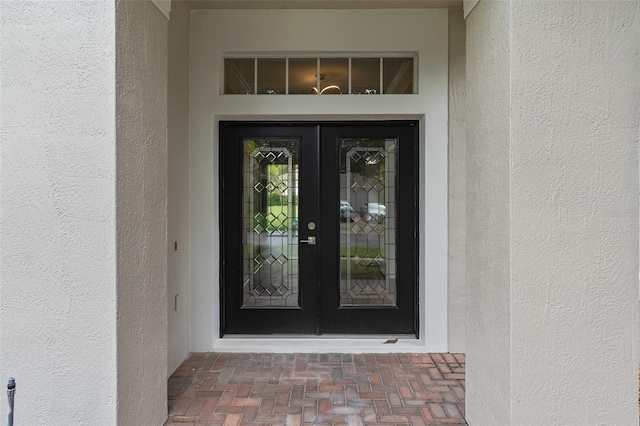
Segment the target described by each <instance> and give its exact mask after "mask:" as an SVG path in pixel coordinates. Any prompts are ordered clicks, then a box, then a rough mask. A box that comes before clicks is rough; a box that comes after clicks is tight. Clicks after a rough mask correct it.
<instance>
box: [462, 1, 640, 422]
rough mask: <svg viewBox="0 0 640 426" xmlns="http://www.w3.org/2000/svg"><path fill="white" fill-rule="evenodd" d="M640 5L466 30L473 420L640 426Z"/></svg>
mask: <svg viewBox="0 0 640 426" xmlns="http://www.w3.org/2000/svg"><path fill="white" fill-rule="evenodd" d="M639 69H640V5H639V4H638V3H637V2H624V1H621V2H582V1H564V2H530V1H514V2H507V1H481V2H480V3H479V4H478V6H477V7H476V8H475V9H474V10H473V11H472V12H471V14H470V15H469V17H468V20H467V100H468V113H469V117H468V127H467V130H468V141H469V144H468V146H467V148H468V157H467V159H468V162H469V173H468V179H467V182H468V187H467V189H468V198H467V202H468V208H467V213H468V217H467V221H468V222H467V223H468V227H467V229H468V233H467V291H468V293H467V296H468V298H469V299H468V300H469V301H472V303H469V311H468V312H469V317H468V323H469V329H468V330H469V332H468V340H467V389H466V390H467V396H466V401H467V405H466V414H467V420H468V421H469V424H472V425H475V424H478V425H484V424H514V425H529V424H558V425H586V424H624V425H627V424H637V423H638V411H637V395H638V382H637V355H638V340H637V333H638V323H637V311H636V310H637V298H638V281H637V280H638V125H639V123H638V121H639V119H638V111H639V106H640V77H639V74H638V70H639Z"/></svg>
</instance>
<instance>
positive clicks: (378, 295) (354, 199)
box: [340, 139, 397, 306]
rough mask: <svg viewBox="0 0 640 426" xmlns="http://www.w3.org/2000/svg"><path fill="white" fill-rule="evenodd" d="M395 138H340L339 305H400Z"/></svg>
mask: <svg viewBox="0 0 640 426" xmlns="http://www.w3.org/2000/svg"><path fill="white" fill-rule="evenodd" d="M396 147H397V145H396V139H343V140H341V141H340V306H362V305H367V306H395V305H396V300H397V292H396V201H395V200H396V195H395V181H396V176H395V170H396Z"/></svg>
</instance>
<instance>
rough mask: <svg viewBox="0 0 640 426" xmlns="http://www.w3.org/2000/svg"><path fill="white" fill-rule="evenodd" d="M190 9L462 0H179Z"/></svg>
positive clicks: (446, 4) (450, 2) (453, 3)
mask: <svg viewBox="0 0 640 426" xmlns="http://www.w3.org/2000/svg"><path fill="white" fill-rule="evenodd" d="M174 1H176V0H174ZM181 1H184V2H186V3H187V4H188V5H189V7H191V8H192V9H432V8H462V0H181Z"/></svg>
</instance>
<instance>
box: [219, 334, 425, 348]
mask: <svg viewBox="0 0 640 426" xmlns="http://www.w3.org/2000/svg"><path fill="white" fill-rule="evenodd" d="M427 349H428V348H427V347H426V345H425V342H424V340H422V339H418V338H416V336H414V335H384V336H382V335H367V336H363V335H344V334H341V335H329V336H328V335H321V336H315V335H269V336H256V335H238V334H236V335H233V336H225V337H224V338H219V339H216V341H215V342H214V344H213V351H214V352H258V353H260V352H262V353H421V352H425V351H426V350H427Z"/></svg>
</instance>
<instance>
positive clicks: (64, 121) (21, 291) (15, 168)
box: [0, 0, 117, 425]
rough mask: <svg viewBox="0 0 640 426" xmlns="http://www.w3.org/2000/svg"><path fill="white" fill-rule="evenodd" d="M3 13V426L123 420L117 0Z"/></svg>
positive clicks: (14, 5)
mask: <svg viewBox="0 0 640 426" xmlns="http://www.w3.org/2000/svg"><path fill="white" fill-rule="evenodd" d="M0 16H1V18H0V50H1V51H2V55H1V60H2V61H1V63H0V105H1V106H0V141H1V142H0V170H1V172H0V194H1V207H0V242H1V243H0V324H1V326H0V378H1V379H0V382H1V383H2V386H3V387H2V389H3V391H2V398H1V402H0V419H2V420H0V422H2V423H3V424H4V422H5V419H6V414H7V411H6V408H7V403H6V393H5V389H6V388H5V387H4V386H6V383H7V382H6V380H7V378H8V377H9V376H10V375H13V376H15V377H16V380H17V393H16V402H15V404H16V410H15V424H17V425H39V424H41V425H69V424H100V425H110V424H115V423H116V384H117V377H116V261H115V259H116V245H115V241H116V222H115V221H116V217H115V197H114V195H115V193H114V188H115V126H114V108H115V69H114V60H115V34H114V30H115V22H114V19H115V12H114V4H113V2H111V3H110V2H96V1H80V0H78V1H73V2H69V1H47V2H43V1H2V2H0Z"/></svg>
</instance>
